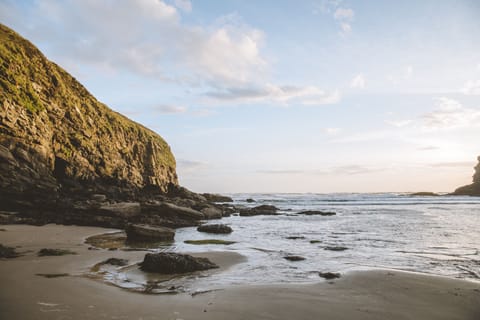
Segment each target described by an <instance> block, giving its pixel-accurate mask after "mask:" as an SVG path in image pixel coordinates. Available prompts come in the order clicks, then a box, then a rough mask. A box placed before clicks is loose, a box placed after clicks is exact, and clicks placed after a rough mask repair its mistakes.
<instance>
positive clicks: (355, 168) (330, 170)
mask: <svg viewBox="0 0 480 320" xmlns="http://www.w3.org/2000/svg"><path fill="white" fill-rule="evenodd" d="M386 169H387V168H384V167H378V166H364V165H344V166H335V167H327V168H322V169H304V170H301V169H284V170H282V169H280V170H258V171H257V173H261V174H270V175H299V174H303V175H320V176H325V175H357V174H367V173H372V172H378V171H384V170H386Z"/></svg>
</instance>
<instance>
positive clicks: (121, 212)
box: [100, 202, 141, 219]
mask: <svg viewBox="0 0 480 320" xmlns="http://www.w3.org/2000/svg"><path fill="white" fill-rule="evenodd" d="M100 213H102V214H105V215H109V216H116V217H120V218H124V219H131V218H133V217H136V216H138V215H139V214H140V213H141V206H140V203H138V202H118V203H114V204H106V205H103V206H101V207H100Z"/></svg>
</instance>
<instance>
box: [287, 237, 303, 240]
mask: <svg viewBox="0 0 480 320" xmlns="http://www.w3.org/2000/svg"><path fill="white" fill-rule="evenodd" d="M286 239H288V240H300V239H305V237H304V236H290V237H287V238H286Z"/></svg>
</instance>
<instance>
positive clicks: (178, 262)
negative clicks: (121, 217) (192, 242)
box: [140, 252, 218, 274]
mask: <svg viewBox="0 0 480 320" xmlns="http://www.w3.org/2000/svg"><path fill="white" fill-rule="evenodd" d="M213 268H218V266H217V265H216V264H214V263H213V262H211V261H210V260H209V259H207V258H196V257H193V256H191V255H188V254H178V253H173V252H160V253H147V254H146V255H145V258H144V260H143V262H142V263H141V266H140V269H141V270H143V271H145V272H155V273H163V274H175V273H187V272H194V271H202V270H208V269H213Z"/></svg>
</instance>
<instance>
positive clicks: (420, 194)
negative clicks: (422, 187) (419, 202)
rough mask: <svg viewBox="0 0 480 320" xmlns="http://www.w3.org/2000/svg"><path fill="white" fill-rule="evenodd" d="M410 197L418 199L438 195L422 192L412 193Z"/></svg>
mask: <svg viewBox="0 0 480 320" xmlns="http://www.w3.org/2000/svg"><path fill="white" fill-rule="evenodd" d="M411 196H419V197H438V196H439V194H438V193H435V192H428V191H422V192H415V193H412V194H411Z"/></svg>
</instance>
